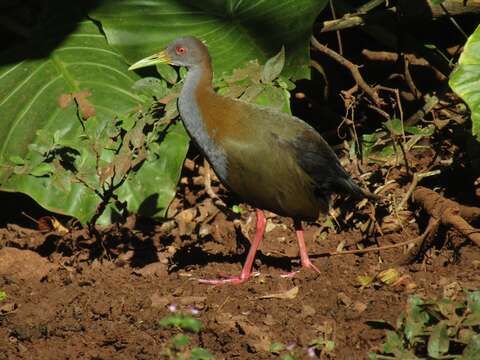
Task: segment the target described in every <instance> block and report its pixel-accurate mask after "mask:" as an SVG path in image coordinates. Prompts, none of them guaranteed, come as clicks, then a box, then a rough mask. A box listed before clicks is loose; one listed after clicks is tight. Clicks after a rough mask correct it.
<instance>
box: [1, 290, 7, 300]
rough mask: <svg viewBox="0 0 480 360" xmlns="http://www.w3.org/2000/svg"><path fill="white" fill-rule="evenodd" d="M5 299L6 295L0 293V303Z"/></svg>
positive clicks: (2, 292)
mask: <svg viewBox="0 0 480 360" xmlns="http://www.w3.org/2000/svg"><path fill="white" fill-rule="evenodd" d="M6 298H7V293H6V292H5V291H0V301H3V300H5V299H6Z"/></svg>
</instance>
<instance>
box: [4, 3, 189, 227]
mask: <svg viewBox="0 0 480 360" xmlns="http://www.w3.org/2000/svg"><path fill="white" fill-rule="evenodd" d="M66 13H67V12H65V14H66ZM56 26H58V28H61V27H62V26H65V24H62V23H61V21H59V22H58V23H57V24H56ZM46 28H48V27H46ZM48 33H49V35H45V38H43V39H42V41H38V42H37V44H36V47H37V48H36V49H35V56H36V57H34V56H31V54H30V56H25V59H24V60H22V61H20V62H17V63H12V64H10V65H4V66H0V84H1V86H0V113H1V115H2V117H1V119H0V133H2V135H3V136H2V137H1V138H0V189H1V190H4V191H18V192H23V193H25V194H28V195H29V196H31V197H32V198H33V199H35V200H36V201H37V202H38V203H39V204H40V205H41V206H43V207H45V208H47V209H49V210H52V211H54V212H58V213H63V214H68V215H72V216H75V217H76V218H78V219H80V220H81V221H82V222H86V221H88V220H90V219H91V218H92V217H93V216H94V214H95V213H96V211H97V207H98V206H99V204H100V203H101V201H102V200H101V197H102V196H104V195H105V193H106V190H108V189H109V185H112V184H113V185H114V187H113V188H112V187H110V188H111V189H112V190H114V195H115V196H114V197H116V199H117V200H118V201H117V204H116V205H118V203H122V202H125V201H128V202H127V204H126V205H125V204H124V205H123V206H124V207H126V208H127V209H128V210H130V211H138V210H139V209H140V210H142V209H143V210H145V211H146V212H148V214H150V215H155V216H158V215H163V214H164V212H165V209H166V207H167V206H168V204H169V202H170V201H171V199H172V197H173V195H174V191H175V186H176V182H177V181H178V176H179V172H180V169H181V165H182V163H183V159H184V156H185V153H186V150H187V146H188V138H187V136H186V134H185V132H184V130H183V127H182V126H181V124H173V125H171V126H170V127H168V128H165V127H158V128H157V127H154V128H155V131H156V132H155V133H153V132H151V133H150V138H149V139H148V141H147V140H145V141H143V140H142V141H141V142H140V141H139V140H138V139H139V138H140V139H143V137H144V128H145V126H146V125H145V124H146V122H148V121H150V123H153V121H154V120H152V119H148V117H147V116H146V115H140V116H138V118H135V116H133V120H130V122H131V126H130V127H127V130H129V131H128V132H126V133H125V131H124V130H122V129H121V128H120V127H119V126H118V124H121V123H122V122H121V121H119V120H118V119H117V117H118V116H121V115H122V116H124V117H126V114H129V113H132V112H133V111H134V110H135V111H138V110H139V109H140V108H141V106H142V105H143V106H148V104H146V97H145V96H141V95H139V94H138V93H136V92H135V91H134V90H133V86H134V84H135V81H137V80H138V79H139V77H138V76H137V75H136V74H135V73H132V72H128V71H127V64H126V63H125V62H124V60H123V58H122V57H121V56H120V55H119V54H118V53H117V52H116V51H115V50H113V49H112V48H111V47H110V46H109V45H108V43H107V42H106V40H105V37H104V36H103V34H102V33H101V32H100V31H99V29H98V27H97V26H96V25H95V24H94V23H93V22H92V21H83V22H80V23H79V24H78V26H77V29H76V30H75V31H74V32H73V33H71V34H69V35H68V36H67V37H66V38H65V39H60V40H59V39H58V38H57V37H58V35H57V33H56V31H55V27H52V28H48ZM51 43H60V45H59V46H54V47H53V48H54V50H53V51H52V52H50V53H49V50H47V46H48V45H49V44H51ZM28 46H31V45H23V47H21V48H16V49H12V50H10V51H9V52H8V53H4V54H2V56H1V59H2V63H6V62H8V60H9V59H13V58H14V57H15V56H16V55H17V54H18V53H28V50H30V49H29V48H28ZM42 46H44V47H45V48H42ZM27 55H29V54H27ZM131 117H132V116H131ZM123 126H124V127H125V126H126V125H125V124H123ZM148 126H151V124H150V125H148ZM130 131H135V134H136V135H138V136H135V137H134V136H129V135H128V133H129V132H130ZM125 134H127V135H125ZM147 135H148V134H147ZM159 139H163V141H161V140H159ZM131 149H134V150H135V151H136V152H137V153H135V151H133V150H132V151H130V150H131ZM113 205H114V204H113V203H112V204H109V206H108V207H107V211H106V213H105V216H104V217H103V219H102V221H103V222H109V221H110V220H111V219H110V214H113V212H112V210H114V209H115V207H116V206H113ZM117 207H118V206H117Z"/></svg>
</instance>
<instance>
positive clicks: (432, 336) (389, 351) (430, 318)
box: [369, 291, 480, 360]
mask: <svg viewBox="0 0 480 360" xmlns="http://www.w3.org/2000/svg"><path fill="white" fill-rule="evenodd" d="M465 297H466V299H465V300H464V301H461V302H454V301H452V300H448V299H442V300H438V301H428V302H426V301H423V300H421V299H420V298H419V297H417V296H412V297H411V298H410V299H409V301H408V305H407V310H406V312H405V313H402V314H401V315H400V317H399V319H398V320H397V324H396V326H395V327H394V326H392V325H389V324H388V323H384V322H371V323H370V325H371V326H375V327H377V328H378V327H383V328H385V329H388V330H387V331H386V340H385V342H384V343H383V345H382V350H381V351H380V354H375V353H371V354H370V355H369V356H370V359H383V358H386V356H388V358H392V359H426V358H433V359H446V358H448V359H451V358H455V359H462V360H474V359H478V358H480V291H474V292H468V293H467V294H466V296H465Z"/></svg>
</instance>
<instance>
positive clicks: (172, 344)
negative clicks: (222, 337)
mask: <svg viewBox="0 0 480 360" xmlns="http://www.w3.org/2000/svg"><path fill="white" fill-rule="evenodd" d="M159 325H160V326H161V327H164V328H174V329H177V330H178V331H180V332H179V333H178V334H176V335H174V336H173V337H172V338H171V339H170V340H169V341H168V344H167V347H166V349H165V350H164V351H163V352H162V355H164V356H166V358H167V359H175V360H213V359H214V357H213V355H212V354H211V353H210V352H209V351H208V350H207V349H204V348H202V347H198V346H191V342H192V339H191V338H190V336H188V335H187V334H185V332H193V333H199V332H200V331H201V330H202V322H201V321H200V320H198V319H196V318H194V317H193V316H191V315H182V314H172V315H169V316H166V317H164V318H163V319H162V320H160V321H159Z"/></svg>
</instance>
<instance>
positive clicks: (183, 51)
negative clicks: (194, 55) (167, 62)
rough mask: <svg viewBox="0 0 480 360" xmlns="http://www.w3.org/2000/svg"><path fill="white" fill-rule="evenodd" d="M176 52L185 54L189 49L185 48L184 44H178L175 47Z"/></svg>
mask: <svg viewBox="0 0 480 360" xmlns="http://www.w3.org/2000/svg"><path fill="white" fill-rule="evenodd" d="M175 52H176V53H177V55H183V54H185V53H186V52H187V49H186V48H184V47H183V46H177V47H176V48H175Z"/></svg>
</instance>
